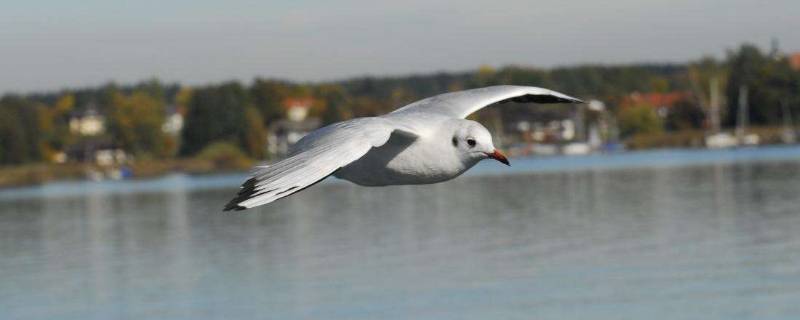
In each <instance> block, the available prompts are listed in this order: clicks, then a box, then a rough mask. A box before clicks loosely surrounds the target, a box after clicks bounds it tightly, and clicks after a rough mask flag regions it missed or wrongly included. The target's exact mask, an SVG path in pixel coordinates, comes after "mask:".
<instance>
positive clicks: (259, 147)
mask: <svg viewBox="0 0 800 320" xmlns="http://www.w3.org/2000/svg"><path fill="white" fill-rule="evenodd" d="M261 119H262V117H261V114H260V113H259V112H258V109H256V108H254V107H247V108H246V109H245V131H244V137H243V140H244V141H243V145H244V150H245V152H247V154H248V155H249V156H251V157H253V158H257V159H261V158H264V156H265V154H266V150H267V129H266V128H264V123H263V122H262V121H261Z"/></svg>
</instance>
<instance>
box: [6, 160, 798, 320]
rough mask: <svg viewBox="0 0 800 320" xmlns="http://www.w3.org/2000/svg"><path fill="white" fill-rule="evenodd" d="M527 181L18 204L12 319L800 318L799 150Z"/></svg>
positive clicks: (9, 252) (205, 183)
mask: <svg viewBox="0 0 800 320" xmlns="http://www.w3.org/2000/svg"><path fill="white" fill-rule="evenodd" d="M512 165H513V167H511V168H508V167H505V166H502V165H500V164H497V163H494V162H485V163H482V164H481V165H479V167H477V168H475V169H474V170H473V171H471V172H470V174H468V175H466V176H463V177H460V178H458V179H456V180H453V181H450V182H447V183H442V184H437V185H429V186H400V187H385V188H364V187H358V186H355V185H352V184H349V183H345V182H340V181H336V180H331V181H326V183H322V184H319V185H317V186H314V187H312V188H310V189H308V190H306V191H304V192H302V193H300V194H297V195H295V196H292V197H289V198H287V199H284V200H281V201H278V202H276V203H274V204H271V205H267V206H264V207H261V208H258V209H255V210H249V211H244V213H233V214H231V213H222V212H221V211H220V209H221V208H222V206H223V205H224V204H225V203H226V201H227V200H229V199H230V197H231V196H232V195H233V194H234V193H235V192H236V189H237V185H238V183H240V182H241V181H242V179H243V178H244V176H243V175H229V176H206V177H187V176H181V175H174V176H169V177H165V178H161V179H156V180H148V181H133V182H101V183H86V182H71V183H55V184H50V185H46V186H43V187H31V188H21V189H11V190H3V191H0V318H2V319H704V320H707V319H726V320H728V319H798V318H800V200H798V190H800V148H798V147H785V148H762V149H740V150H727V151H657V152H642V153H629V154H619V155H599V156H589V157H575V158H569V157H561V158H559V157H556V158H533V159H512Z"/></svg>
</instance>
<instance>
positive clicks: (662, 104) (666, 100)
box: [620, 91, 692, 117]
mask: <svg viewBox="0 0 800 320" xmlns="http://www.w3.org/2000/svg"><path fill="white" fill-rule="evenodd" d="M691 97H692V95H691V93H689V92H684V91H673V92H666V93H660V92H648V93H640V92H633V93H631V94H629V95H627V96H625V97H624V98H623V99H622V102H621V103H620V107H622V108H626V107H633V106H640V105H647V106H652V107H654V108H656V111H658V114H659V115H660V116H662V117H664V116H666V115H667V113H668V112H669V109H671V108H672V107H673V106H675V104H677V103H678V102H679V101H683V100H687V99H691Z"/></svg>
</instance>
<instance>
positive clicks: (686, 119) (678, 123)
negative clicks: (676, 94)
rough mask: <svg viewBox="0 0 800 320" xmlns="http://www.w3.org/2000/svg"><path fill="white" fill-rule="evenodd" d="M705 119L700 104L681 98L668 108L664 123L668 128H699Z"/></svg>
mask: <svg viewBox="0 0 800 320" xmlns="http://www.w3.org/2000/svg"><path fill="white" fill-rule="evenodd" d="M705 119H706V114H705V112H703V109H701V108H700V106H698V105H697V104H696V103H693V102H692V101H690V100H681V101H678V102H676V103H675V105H674V106H672V108H670V110H669V112H668V113H667V119H666V121H665V125H666V127H667V129H669V130H691V129H701V128H702V127H703V123H704V122H705Z"/></svg>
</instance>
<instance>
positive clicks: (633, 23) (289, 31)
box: [0, 0, 800, 93]
mask: <svg viewBox="0 0 800 320" xmlns="http://www.w3.org/2000/svg"><path fill="white" fill-rule="evenodd" d="M6 1H8V0H0V8H2V10H0V93H9V92H17V93H29V92H36V91H52V90H59V89H63V88H74V87H86V86H95V85H100V84H103V83H106V82H108V81H116V82H118V83H133V82H136V81H140V80H144V79H149V78H153V77H157V78H159V79H161V80H162V81H167V82H172V81H177V82H180V83H184V84H190V85H197V84H206V83H214V82H220V81H226V80H233V79H236V80H241V81H250V80H252V79H253V78H255V77H264V78H280V79H287V80H294V81H325V80H336V79H343V78H347V77H352V76H363V75H374V76H382V75H405V74H413V73H428V72H434V71H463V70H470V69H475V68H477V67H478V66H481V65H490V66H495V67H499V66H503V65H508V64H517V65H525V66H535V67H544V68H547V67H553V66H565V65H573V64H583V63H611V64H625V63H636V62H685V61H688V60H692V59H696V58H699V57H701V56H704V55H714V56H717V57H723V56H724V54H725V52H726V50H728V49H732V48H736V47H737V46H739V45H740V44H741V43H744V42H750V43H754V44H757V45H759V46H761V47H762V48H764V49H765V50H766V49H768V48H769V44H770V41H771V39H773V38H776V39H778V40H779V42H780V47H781V49H782V50H783V51H787V52H792V51H800V36H798V35H797V32H798V30H800V1H797V0H771V1H763V0H761V1H755V0H725V1H721V0H604V1H596V0H593V1H569V0H533V1H518V0H504V1H473V0H464V1H458V2H443V1H435V0H406V1H350V0H340V1H307V0H295V1H280V2H278V1H263V0H261V1H245V0H228V1H209V0H193V1H188V0H187V1H169V0H160V1H152V0H139V1H114V0H84V1H63V0H27V1H10V2H7V3H6Z"/></svg>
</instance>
